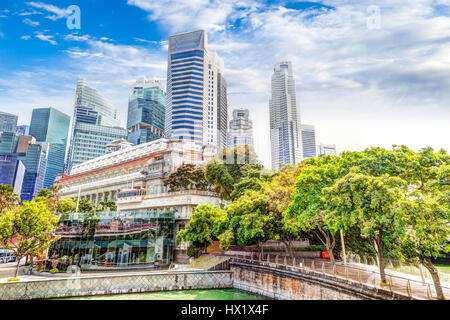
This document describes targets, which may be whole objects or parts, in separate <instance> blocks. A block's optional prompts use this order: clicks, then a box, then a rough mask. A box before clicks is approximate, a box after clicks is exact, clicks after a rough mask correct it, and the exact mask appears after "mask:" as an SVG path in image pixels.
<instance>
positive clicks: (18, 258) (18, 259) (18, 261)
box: [14, 257, 22, 278]
mask: <svg viewBox="0 0 450 320" xmlns="http://www.w3.org/2000/svg"><path fill="white" fill-rule="evenodd" d="M16 258H17V266H16V272H15V273H14V278H17V275H18V273H19V265H20V260H21V259H22V257H16Z"/></svg>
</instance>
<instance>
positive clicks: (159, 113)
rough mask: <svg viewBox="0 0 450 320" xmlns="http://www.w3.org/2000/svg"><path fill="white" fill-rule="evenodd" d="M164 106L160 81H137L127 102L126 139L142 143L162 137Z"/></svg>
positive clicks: (164, 101) (134, 142)
mask: <svg viewBox="0 0 450 320" xmlns="http://www.w3.org/2000/svg"><path fill="white" fill-rule="evenodd" d="M165 108H166V95H165V93H164V88H163V83H162V81H147V80H146V79H144V80H142V81H137V82H136V83H135V85H134V86H133V92H132V94H131V96H130V99H129V102H128V120H127V129H128V141H129V142H131V143H133V144H142V143H146V142H150V141H153V140H157V139H160V138H162V137H163V136H164V118H165Z"/></svg>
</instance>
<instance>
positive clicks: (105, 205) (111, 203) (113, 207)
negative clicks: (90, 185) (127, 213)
mask: <svg viewBox="0 0 450 320" xmlns="http://www.w3.org/2000/svg"><path fill="white" fill-rule="evenodd" d="M98 204H99V205H100V206H101V208H102V210H103V211H106V208H109V209H110V210H111V211H115V210H117V206H116V203H115V202H114V201H113V200H111V199H108V198H106V199H105V200H104V201H100V202H99V203H98Z"/></svg>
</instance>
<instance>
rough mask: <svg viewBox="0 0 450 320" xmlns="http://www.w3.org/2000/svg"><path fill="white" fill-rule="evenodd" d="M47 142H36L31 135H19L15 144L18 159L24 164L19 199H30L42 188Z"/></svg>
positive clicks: (46, 158)
mask: <svg viewBox="0 0 450 320" xmlns="http://www.w3.org/2000/svg"><path fill="white" fill-rule="evenodd" d="M48 150H49V144H48V143H45V142H36V139H35V138H34V137H32V136H20V137H19V142H18V145H17V155H18V159H19V160H20V161H22V163H23V164H24V166H25V176H24V179H23V184H22V191H21V194H20V199H21V200H22V201H24V200H26V201H31V200H32V199H33V197H35V196H36V195H37V193H38V192H39V190H41V189H42V188H44V181H45V175H46V171H47V161H48Z"/></svg>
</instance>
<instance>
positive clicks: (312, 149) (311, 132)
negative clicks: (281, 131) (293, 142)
mask: <svg viewBox="0 0 450 320" xmlns="http://www.w3.org/2000/svg"><path fill="white" fill-rule="evenodd" d="M301 128H302V147H303V159H308V158H312V157H315V156H316V129H315V128H314V126H311V125H308V124H302V125H301Z"/></svg>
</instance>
